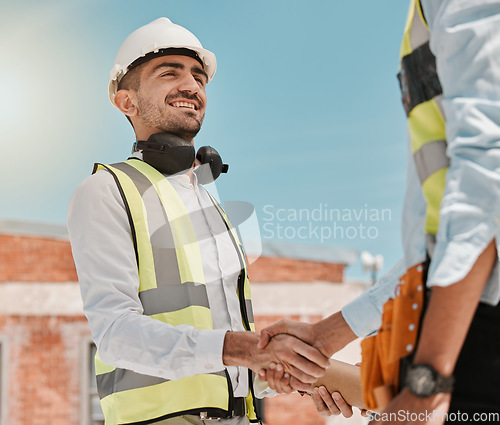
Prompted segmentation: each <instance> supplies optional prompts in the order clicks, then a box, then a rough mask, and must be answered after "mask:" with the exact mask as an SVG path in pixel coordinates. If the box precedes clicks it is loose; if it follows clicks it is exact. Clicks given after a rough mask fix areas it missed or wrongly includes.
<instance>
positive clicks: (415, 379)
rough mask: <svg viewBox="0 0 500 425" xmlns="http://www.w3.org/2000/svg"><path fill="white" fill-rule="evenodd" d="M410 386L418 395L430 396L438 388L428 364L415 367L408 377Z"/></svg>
mask: <svg viewBox="0 0 500 425" xmlns="http://www.w3.org/2000/svg"><path fill="white" fill-rule="evenodd" d="M408 386H409V387H410V389H411V391H412V392H413V393H414V394H416V395H420V396H428V395H431V394H433V392H434V390H435V388H436V380H435V378H434V374H433V372H432V370H431V369H430V368H428V367H427V366H415V367H413V368H412V369H411V371H410V374H409V377H408Z"/></svg>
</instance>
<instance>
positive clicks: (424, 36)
mask: <svg viewBox="0 0 500 425" xmlns="http://www.w3.org/2000/svg"><path fill="white" fill-rule="evenodd" d="M429 38H430V34H429V30H428V29H427V27H426V26H425V24H424V23H423V21H422V19H421V18H420V10H419V0H417V1H416V2H415V10H414V11H413V20H412V23H411V28H410V46H411V49H412V50H415V49H418V48H419V47H420V46H422V45H423V44H425V43H427V42H428V41H429Z"/></svg>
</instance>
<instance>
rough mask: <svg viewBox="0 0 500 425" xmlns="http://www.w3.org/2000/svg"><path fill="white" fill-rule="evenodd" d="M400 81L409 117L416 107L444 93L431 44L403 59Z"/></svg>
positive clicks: (424, 45) (426, 44) (419, 48)
mask: <svg viewBox="0 0 500 425" xmlns="http://www.w3.org/2000/svg"><path fill="white" fill-rule="evenodd" d="M398 80H399V86H400V88H401V95H402V100H403V106H404V108H405V110H406V114H407V115H409V114H410V112H411V110H412V109H413V108H414V107H415V106H417V105H419V104H421V103H423V102H426V101H428V100H431V99H432V98H434V97H436V96H438V95H440V94H442V93H443V88H442V87H441V83H440V82H439V77H438V74H437V70H436V57H435V56H434V54H433V53H432V52H431V49H430V47H429V42H427V43H425V44H423V45H422V46H420V47H418V48H417V49H415V50H414V51H413V52H412V53H410V54H409V55H406V56H405V57H403V59H402V60H401V71H400V72H399V74H398Z"/></svg>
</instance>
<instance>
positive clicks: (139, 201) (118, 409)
mask: <svg viewBox="0 0 500 425" xmlns="http://www.w3.org/2000/svg"><path fill="white" fill-rule="evenodd" d="M101 169H104V170H107V171H108V172H110V173H111V174H112V176H113V177H114V179H115V181H116V183H117V185H118V188H119V191H120V194H121V195H122V198H123V201H124V204H125V209H126V210H127V214H128V217H129V222H130V227H131V234H132V239H133V242H134V246H135V252H136V257H137V264H138V272H139V282H140V283H139V298H140V300H141V303H142V305H143V307H144V314H145V315H148V316H149V317H151V318H153V319H156V320H160V321H162V322H165V323H169V324H171V325H173V326H177V325H181V324H182V325H191V326H194V327H195V328H197V329H213V325H212V314H211V311H210V306H209V304H208V297H207V291H206V286H205V277H204V274H203V267H202V261H201V255H200V248H199V245H198V242H197V240H196V235H195V230H194V227H193V224H192V222H191V219H190V217H189V214H188V212H187V210H186V208H185V206H184V204H183V203H182V201H181V199H180V197H179V195H178V194H177V192H176V191H175V189H174V188H173V187H172V185H171V183H170V182H169V181H168V179H166V178H165V177H164V176H163V175H162V174H161V173H160V172H158V171H157V170H156V169H154V168H153V167H151V166H150V165H148V164H146V163H145V162H143V161H140V160H138V159H129V160H127V161H125V162H121V163H118V164H113V165H103V164H96V166H95V167H94V172H96V171H98V170H101ZM211 199H212V202H213V203H214V210H215V211H218V213H220V215H221V216H222V218H223V220H224V223H225V224H226V227H227V228H228V229H229V232H230V237H231V238H232V241H233V243H234V245H235V248H236V250H237V251H238V256H239V259H240V263H241V273H240V276H239V278H238V294H237V295H238V297H239V300H240V309H241V313H242V319H243V323H244V325H245V328H246V329H247V330H251V331H254V330H255V326H254V323H253V321H254V320H253V313H252V304H251V299H250V285H249V281H248V273H247V267H246V262H245V256H244V253H243V249H242V246H241V244H240V242H239V240H238V236H237V233H236V231H235V229H234V228H233V227H232V226H231V224H230V222H229V220H228V218H227V216H226V214H225V213H224V211H223V210H222V208H221V207H220V205H219V204H218V203H217V202H216V201H215V199H214V198H212V197H211ZM95 365H96V379H97V389H98V393H99V397H100V399H101V406H102V410H103V412H104V417H105V424H106V425H118V424H134V423H137V422H140V423H143V422H144V421H153V420H155V419H156V420H160V419H167V418H170V417H174V416H180V415H184V414H199V413H200V412H202V411H207V410H208V411H209V412H212V413H211V414H212V415H217V416H221V417H224V416H227V415H229V414H230V412H231V411H232V403H234V396H233V393H232V386H231V383H230V381H229V375H228V373H227V370H224V371H221V372H215V373H207V374H199V375H195V376H188V377H185V378H182V379H179V380H167V379H162V378H158V377H153V376H148V375H142V374H139V373H136V372H133V371H131V370H127V369H119V368H116V367H113V366H109V365H107V364H105V363H104V362H102V360H101V359H100V358H99V354H98V353H97V354H96V358H95ZM249 380H250V381H249V382H250V395H249V396H248V397H247V411H248V417H249V419H250V421H251V422H258V418H257V415H256V412H255V409H254V400H253V387H252V382H253V377H252V372H251V371H249Z"/></svg>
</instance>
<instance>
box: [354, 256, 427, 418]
mask: <svg viewBox="0 0 500 425" xmlns="http://www.w3.org/2000/svg"><path fill="white" fill-rule="evenodd" d="M424 286H425V285H424V282H423V265H422V264H417V265H415V266H413V267H412V268H410V269H408V270H407V271H406V274H405V275H404V276H403V277H401V278H400V279H399V285H398V286H397V287H396V294H395V298H394V299H390V300H389V301H387V302H386V303H385V304H384V309H383V313H382V326H381V327H380V329H379V330H378V333H377V334H376V335H374V336H372V337H369V338H365V339H364V340H363V342H362V343H361V355H362V363H361V382H362V385H363V398H364V402H365V407H366V408H367V409H369V410H380V409H383V408H384V407H385V406H386V405H387V404H388V403H389V401H390V400H391V399H392V398H393V397H394V396H395V395H396V394H397V393H398V392H399V378H400V377H399V367H400V360H401V359H402V358H403V357H406V356H407V355H409V354H411V353H412V352H413V351H414V349H415V345H416V342H417V335H418V330H419V324H420V316H421V313H422V308H423V304H424V292H425V291H424Z"/></svg>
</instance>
